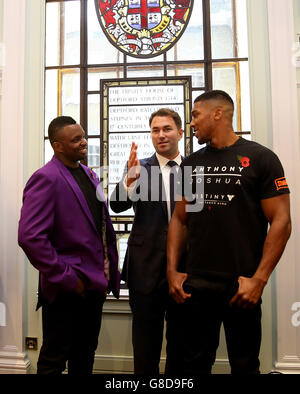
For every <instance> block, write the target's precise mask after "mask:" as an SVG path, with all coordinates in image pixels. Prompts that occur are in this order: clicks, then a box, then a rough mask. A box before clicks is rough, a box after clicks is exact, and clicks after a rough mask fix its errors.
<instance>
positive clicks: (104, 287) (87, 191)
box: [19, 116, 120, 375]
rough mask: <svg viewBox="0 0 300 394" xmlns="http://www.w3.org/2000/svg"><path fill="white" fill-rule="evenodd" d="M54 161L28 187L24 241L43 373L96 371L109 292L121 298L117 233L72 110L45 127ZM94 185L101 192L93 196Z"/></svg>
mask: <svg viewBox="0 0 300 394" xmlns="http://www.w3.org/2000/svg"><path fill="white" fill-rule="evenodd" d="M48 135H49V140H50V142H51V145H52V147H53V150H54V156H53V158H52V160H51V161H50V162H49V163H47V164H46V165H45V166H43V167H42V168H40V169H39V170H37V171H36V172H35V173H34V174H33V175H32V176H31V178H30V179H29V181H28V182H27V184H26V187H25V190H24V198H23V207H22V211H21V218H20V223H19V245H20V246H21V247H22V249H23V250H24V252H25V253H26V255H27V257H28V259H29V260H30V262H31V263H32V265H33V266H34V267H35V268H36V269H38V270H39V273H40V282H39V303H38V306H40V305H42V308H43V345H42V348H41V351H40V355H39V360H38V373H39V374H59V373H62V372H63V371H64V369H65V367H66V361H68V372H69V373H70V374H74V375H78V374H90V373H92V370H93V363H94V354H95V350H96V348H97V343H98V336H99V331H100V325H101V315H102V306H103V303H104V301H105V298H106V294H107V293H109V292H110V291H112V292H113V294H114V295H115V297H118V296H119V283H120V274H119V271H118V253H117V247H116V236H115V232H114V229H113V226H112V223H111V220H110V217H109V214H108V209H107V205H106V202H105V197H104V195H103V192H102V190H101V188H100V186H99V179H98V178H97V175H96V174H95V173H94V172H93V171H92V170H90V169H89V168H88V167H86V166H84V165H82V164H80V163H79V160H82V159H84V158H85V156H86V154H87V141H86V139H85V133H84V131H83V129H82V128H81V126H80V125H79V124H77V123H76V122H75V120H74V119H72V118H70V117H68V116H60V117H58V118H56V119H54V120H53V121H52V122H51V123H50V125H49V129H48ZM96 191H97V195H98V198H97V196H96Z"/></svg>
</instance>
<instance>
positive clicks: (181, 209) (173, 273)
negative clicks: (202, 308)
mask: <svg viewBox="0 0 300 394" xmlns="http://www.w3.org/2000/svg"><path fill="white" fill-rule="evenodd" d="M186 220H187V214H186V201H185V200H183V201H177V202H176V207H175V210H174V213H173V216H172V219H171V221H170V224H169V231H168V241H167V261H168V262H167V279H168V282H169V289H170V294H171V295H172V297H173V298H174V299H175V301H176V302H178V303H183V302H184V301H185V300H186V298H188V297H190V294H187V293H185V292H184V290H183V288H182V285H183V283H184V281H185V280H186V279H187V274H185V273H181V272H178V271H177V269H178V263H179V260H180V257H181V255H182V252H183V250H184V249H185V247H186V240H187V226H186Z"/></svg>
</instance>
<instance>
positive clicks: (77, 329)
mask: <svg viewBox="0 0 300 394" xmlns="http://www.w3.org/2000/svg"><path fill="white" fill-rule="evenodd" d="M104 301H105V296H104V295H101V294H97V293H87V294H86V295H85V296H79V295H77V294H73V293H70V294H66V295H62V296H60V297H58V298H57V299H56V300H55V301H54V302H53V303H51V304H47V303H46V304H43V306H42V319H43V344H42V347H41V350H40V354H39V359H38V363H37V373H38V374H55V375H56V374H61V373H62V372H63V371H64V370H65V368H66V362H67V361H68V373H69V374H72V375H75V374H76V375H86V374H91V373H92V371H93V363H94V356H95V351H96V349H97V345H98V336H99V332H100V327H101V318H102V307H103V303H104Z"/></svg>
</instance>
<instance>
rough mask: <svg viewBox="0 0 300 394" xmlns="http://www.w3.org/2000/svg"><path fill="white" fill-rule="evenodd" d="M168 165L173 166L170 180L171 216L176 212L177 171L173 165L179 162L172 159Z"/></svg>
mask: <svg viewBox="0 0 300 394" xmlns="http://www.w3.org/2000/svg"><path fill="white" fill-rule="evenodd" d="M167 164H168V166H169V167H171V171H170V175H169V177H170V182H169V187H170V208H171V216H172V214H173V212H174V208H175V191H174V188H175V179H174V178H175V176H176V173H175V172H174V171H172V167H175V166H177V165H178V164H177V163H176V161H173V160H170V161H168V163H167Z"/></svg>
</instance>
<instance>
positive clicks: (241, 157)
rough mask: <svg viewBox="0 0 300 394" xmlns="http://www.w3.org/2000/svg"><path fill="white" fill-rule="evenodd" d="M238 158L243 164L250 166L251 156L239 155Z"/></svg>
mask: <svg viewBox="0 0 300 394" xmlns="http://www.w3.org/2000/svg"><path fill="white" fill-rule="evenodd" d="M237 158H238V161H240V163H241V165H242V166H243V167H245V168H246V167H249V166H250V159H249V157H246V156H238V157H237Z"/></svg>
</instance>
